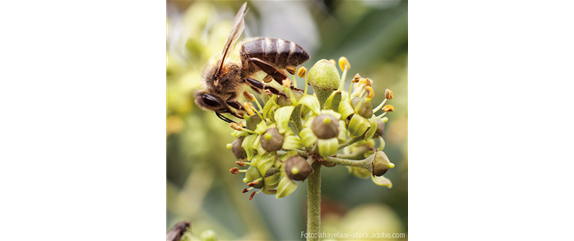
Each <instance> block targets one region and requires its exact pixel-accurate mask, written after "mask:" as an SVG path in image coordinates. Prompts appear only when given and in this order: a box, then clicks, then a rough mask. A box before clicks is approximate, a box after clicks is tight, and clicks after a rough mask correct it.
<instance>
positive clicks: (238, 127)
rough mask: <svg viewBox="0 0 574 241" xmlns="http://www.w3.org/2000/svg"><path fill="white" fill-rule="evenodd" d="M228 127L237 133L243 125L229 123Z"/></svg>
mask: <svg viewBox="0 0 574 241" xmlns="http://www.w3.org/2000/svg"><path fill="white" fill-rule="evenodd" d="M229 127H231V128H232V129H234V130H237V131H242V130H243V123H242V122H241V123H239V124H238V123H229Z"/></svg>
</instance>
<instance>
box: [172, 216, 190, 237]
mask: <svg viewBox="0 0 574 241" xmlns="http://www.w3.org/2000/svg"><path fill="white" fill-rule="evenodd" d="M189 227H190V224H189V222H188V221H183V222H179V223H176V224H175V225H174V226H173V228H172V229H171V230H169V231H168V232H167V234H166V240H167V241H179V240H180V239H181V236H182V235H183V233H185V231H187V229H189Z"/></svg>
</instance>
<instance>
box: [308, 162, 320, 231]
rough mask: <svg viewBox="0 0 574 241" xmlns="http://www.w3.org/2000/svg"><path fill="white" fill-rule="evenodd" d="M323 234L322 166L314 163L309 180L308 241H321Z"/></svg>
mask: <svg viewBox="0 0 574 241" xmlns="http://www.w3.org/2000/svg"><path fill="white" fill-rule="evenodd" d="M320 232H321V164H319V163H317V162H315V163H313V173H312V174H311V175H309V178H307V241H311V240H319V233H320Z"/></svg>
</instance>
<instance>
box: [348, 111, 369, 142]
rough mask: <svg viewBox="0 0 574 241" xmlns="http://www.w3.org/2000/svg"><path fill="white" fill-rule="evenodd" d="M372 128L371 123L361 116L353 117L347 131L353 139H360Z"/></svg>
mask: <svg viewBox="0 0 574 241" xmlns="http://www.w3.org/2000/svg"><path fill="white" fill-rule="evenodd" d="M369 127H371V123H369V121H368V120H367V119H365V118H364V117H362V116H361V115H353V117H352V118H351V121H349V125H348V126H347V129H348V130H349V135H350V136H351V138H355V137H359V136H362V135H363V134H365V132H366V131H367V130H368V129H369Z"/></svg>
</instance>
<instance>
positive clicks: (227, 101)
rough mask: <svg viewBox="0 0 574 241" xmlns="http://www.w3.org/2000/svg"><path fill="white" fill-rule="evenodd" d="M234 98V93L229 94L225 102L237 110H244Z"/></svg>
mask: <svg viewBox="0 0 574 241" xmlns="http://www.w3.org/2000/svg"><path fill="white" fill-rule="evenodd" d="M234 99H235V93H233V95H231V97H229V98H228V99H227V100H226V101H225V103H227V104H228V105H229V106H231V107H233V108H235V109H237V110H245V108H243V106H242V105H241V103H239V102H237V101H235V100H234Z"/></svg>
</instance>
